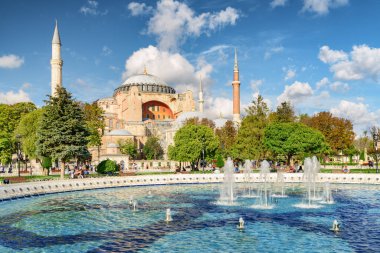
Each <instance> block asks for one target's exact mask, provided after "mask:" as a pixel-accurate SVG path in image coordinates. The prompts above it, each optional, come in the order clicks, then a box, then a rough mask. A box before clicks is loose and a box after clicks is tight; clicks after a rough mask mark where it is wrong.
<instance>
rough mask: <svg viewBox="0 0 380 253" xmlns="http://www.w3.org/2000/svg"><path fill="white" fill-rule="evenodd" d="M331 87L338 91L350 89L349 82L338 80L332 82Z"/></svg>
mask: <svg viewBox="0 0 380 253" xmlns="http://www.w3.org/2000/svg"><path fill="white" fill-rule="evenodd" d="M330 89H331V90H333V91H336V92H346V91H349V90H350V86H349V85H348V84H347V83H343V82H340V81H336V82H333V83H332V84H330Z"/></svg>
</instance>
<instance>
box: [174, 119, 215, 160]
mask: <svg viewBox="0 0 380 253" xmlns="http://www.w3.org/2000/svg"><path fill="white" fill-rule="evenodd" d="M218 147H219V139H218V138H217V137H216V136H215V135H214V132H213V130H212V129H211V128H210V127H208V126H205V125H193V124H187V125H184V126H183V127H181V128H180V129H179V130H178V131H177V132H176V134H175V136H174V146H169V159H170V160H176V161H180V162H191V163H192V164H193V165H194V164H195V163H197V162H198V161H199V160H200V159H201V158H202V151H203V150H204V156H205V160H208V161H210V160H211V159H213V158H215V154H216V151H217V149H218Z"/></svg>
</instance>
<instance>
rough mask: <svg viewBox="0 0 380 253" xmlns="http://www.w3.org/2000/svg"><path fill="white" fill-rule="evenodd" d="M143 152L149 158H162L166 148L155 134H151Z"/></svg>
mask: <svg viewBox="0 0 380 253" xmlns="http://www.w3.org/2000/svg"><path fill="white" fill-rule="evenodd" d="M143 152H144V155H145V157H146V158H147V159H148V160H152V159H154V160H157V159H161V158H162V156H163V154H164V150H163V149H162V147H161V144H160V140H159V139H158V138H157V137H155V136H150V137H149V138H148V140H147V141H146V143H145V145H144V148H143Z"/></svg>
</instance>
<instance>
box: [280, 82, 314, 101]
mask: <svg viewBox="0 0 380 253" xmlns="http://www.w3.org/2000/svg"><path fill="white" fill-rule="evenodd" d="M313 94H314V91H313V89H312V88H311V86H310V85H309V83H302V82H299V81H295V82H294V83H293V84H292V85H286V86H285V90H284V92H283V93H282V94H281V95H280V96H278V97H277V102H278V103H282V102H285V101H290V102H291V103H293V104H297V103H300V102H303V101H304V100H305V99H307V98H310V97H311V96H313Z"/></svg>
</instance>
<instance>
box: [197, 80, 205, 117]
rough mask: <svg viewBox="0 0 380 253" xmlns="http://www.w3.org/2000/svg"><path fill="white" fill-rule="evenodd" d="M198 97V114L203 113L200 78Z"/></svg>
mask: <svg viewBox="0 0 380 253" xmlns="http://www.w3.org/2000/svg"><path fill="white" fill-rule="evenodd" d="M199 80H200V81H199V97H198V105H199V112H202V113H203V104H204V102H205V101H204V100H203V87H202V77H199Z"/></svg>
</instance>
